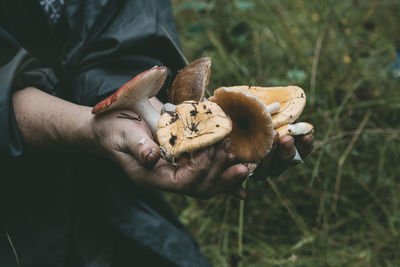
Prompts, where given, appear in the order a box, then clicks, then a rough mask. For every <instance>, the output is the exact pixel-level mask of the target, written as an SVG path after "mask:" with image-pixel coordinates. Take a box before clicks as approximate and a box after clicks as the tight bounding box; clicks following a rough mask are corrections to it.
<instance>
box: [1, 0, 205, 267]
mask: <svg viewBox="0 0 400 267" xmlns="http://www.w3.org/2000/svg"><path fill="white" fill-rule="evenodd" d="M64 1H65V5H64V7H63V9H62V13H61V17H60V19H59V21H58V23H57V24H52V23H50V22H49V19H48V17H47V16H46V15H45V14H44V12H43V9H42V7H41V6H40V5H39V0H37V1H23V0H13V1H5V0H0V157H1V158H0V164H1V167H0V212H1V213H0V266H7V267H8V266H18V264H19V265H20V266H40V267H45V266H57V267H58V266H74V267H79V266H99V267H100V266H110V262H112V264H113V265H112V266H170V265H171V266H209V263H208V261H207V260H206V259H205V258H204V257H203V256H202V255H201V254H200V252H199V250H198V247H197V245H196V244H195V242H194V240H193V239H192V238H191V237H190V236H189V235H188V234H187V233H186V231H185V229H184V228H183V226H182V225H181V223H180V222H179V221H178V220H177V218H176V217H175V215H174V213H173V211H172V209H171V208H170V206H169V205H168V203H167V202H166V201H165V200H164V198H163V197H162V195H161V194H160V193H159V192H156V191H152V190H148V189H143V188H139V187H137V186H135V185H134V184H132V183H131V182H130V181H129V179H128V178H127V177H126V176H125V175H124V173H123V172H122V171H121V170H120V169H119V168H118V167H117V166H115V165H114V164H113V163H112V162H110V161H108V160H105V159H99V158H96V157H94V156H90V155H87V154H77V153H50V152H39V151H35V150H32V149H29V148H27V147H24V145H23V142H22V141H21V138H20V136H19V134H18V128H17V125H16V121H15V118H14V114H13V107H12V101H11V98H12V94H13V92H15V91H16V90H19V89H22V88H25V87H27V86H34V87H37V88H39V89H40V90H43V91H45V92H47V93H50V94H53V95H55V96H57V97H60V98H63V99H66V100H68V101H71V102H74V103H77V104H81V105H89V106H92V105H94V104H96V103H97V102H98V101H99V100H101V99H102V98H104V97H105V96H107V95H109V94H111V93H112V92H113V91H115V90H116V89H117V88H119V87H120V86H121V85H122V84H124V83H125V82H127V81H128V80H130V79H131V78H132V77H134V76H135V75H136V74H138V73H140V72H142V71H144V70H146V69H149V68H151V67H153V66H155V65H159V66H160V65H161V66H167V67H168V68H169V69H170V71H171V77H173V76H174V74H175V73H176V71H177V70H178V69H180V68H182V67H183V66H184V62H183V59H182V58H181V57H180V56H179V53H178V51H177V50H176V48H175V47H174V45H173V42H175V43H176V44H178V45H179V40H178V37H177V33H176V30H175V26H174V22H173V17H172V10H171V4H170V2H169V1H167V0H132V1H127V0H120V1H108V0H97V1H95V0H93V1H82V0H64ZM163 28H164V29H165V30H163ZM167 35H170V37H168V36H167ZM170 38H172V40H173V42H172V41H171V39H170ZM159 97H160V98H161V99H163V98H164V95H163V93H161V94H160V95H159Z"/></svg>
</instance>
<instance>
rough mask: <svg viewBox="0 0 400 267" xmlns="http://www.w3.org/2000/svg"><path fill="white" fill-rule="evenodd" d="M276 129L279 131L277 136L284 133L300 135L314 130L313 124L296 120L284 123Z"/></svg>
mask: <svg viewBox="0 0 400 267" xmlns="http://www.w3.org/2000/svg"><path fill="white" fill-rule="evenodd" d="M276 131H277V132H278V133H279V136H285V135H302V134H308V133H311V132H313V131H314V126H312V125H311V124H309V123H308V122H298V123H295V124H286V125H283V126H281V127H279V128H278V129H276Z"/></svg>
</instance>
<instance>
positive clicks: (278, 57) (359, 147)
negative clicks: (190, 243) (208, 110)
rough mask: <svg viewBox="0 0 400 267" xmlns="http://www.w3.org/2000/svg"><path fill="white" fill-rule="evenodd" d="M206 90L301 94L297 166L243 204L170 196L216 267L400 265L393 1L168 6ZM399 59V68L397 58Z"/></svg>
mask: <svg viewBox="0 0 400 267" xmlns="http://www.w3.org/2000/svg"><path fill="white" fill-rule="evenodd" d="M172 3H173V6H174V15H175V20H176V24H177V28H178V32H179V34H180V38H181V43H182V48H183V52H184V54H185V56H186V57H187V58H188V60H189V61H193V60H195V59H197V58H199V57H203V56H209V57H212V64H213V65H212V72H211V82H210V85H209V87H208V89H209V91H210V92H212V91H213V90H214V89H216V88H218V87H220V86H229V85H242V84H245V85H259V86H276V85H282V86H284V85H293V84H295V85H299V86H300V87H302V88H303V89H304V90H305V92H306V95H307V105H306V108H305V110H304V112H303V115H302V116H301V117H300V119H299V120H300V121H308V122H310V123H312V124H313V125H314V126H315V148H314V150H313V152H312V154H311V155H310V156H309V157H308V158H307V159H306V161H305V164H302V165H298V166H296V167H292V168H290V169H289V170H288V171H286V172H285V173H284V174H282V175H280V176H279V177H269V178H267V177H266V180H265V181H261V182H260V181H252V180H250V181H249V182H248V183H247V189H248V198H247V199H246V200H245V201H244V202H240V201H238V200H236V199H233V198H229V197H226V196H219V197H216V198H213V199H210V200H207V201H199V200H196V199H192V198H189V197H184V196H179V195H173V194H171V195H168V198H169V199H170V201H172V202H173V205H174V207H175V208H176V211H177V212H178V214H179V215H180V218H181V220H182V221H183V222H184V223H185V225H186V226H187V227H188V229H189V231H190V232H191V233H192V235H193V236H195V237H196V239H197V240H198V242H199V244H200V247H201V249H202V251H203V252H204V253H205V255H206V256H207V257H208V258H209V259H210V260H211V261H212V263H213V264H214V265H215V266H400V155H399V154H400V139H399V136H400V126H399V124H400V92H399V90H400V75H397V74H398V73H400V67H398V68H399V69H397V68H396V66H395V63H393V62H395V60H396V51H398V50H400V1H399V0H324V1H321V0H308V1H302V0H281V1H279V0H247V1H245V0H243V1H240V0H197V1H193V0H172ZM398 60H400V59H398Z"/></svg>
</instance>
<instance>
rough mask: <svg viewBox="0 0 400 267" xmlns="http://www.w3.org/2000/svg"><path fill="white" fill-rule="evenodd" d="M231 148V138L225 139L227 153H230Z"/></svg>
mask: <svg viewBox="0 0 400 267" xmlns="http://www.w3.org/2000/svg"><path fill="white" fill-rule="evenodd" d="M230 148H231V139H230V138H229V137H227V138H225V140H224V150H225V151H226V152H229V149H230Z"/></svg>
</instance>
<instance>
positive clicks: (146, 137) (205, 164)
mask: <svg viewBox="0 0 400 267" xmlns="http://www.w3.org/2000/svg"><path fill="white" fill-rule="evenodd" d="M121 112H123V113H125V114H128V115H130V116H131V117H132V118H137V117H138V116H137V115H136V114H135V113H133V112H131V111H121V110H115V111H109V112H107V113H105V114H99V115H96V116H95V117H94V118H93V123H92V125H93V126H92V128H93V130H92V132H93V133H94V134H93V138H92V141H93V142H94V143H95V144H96V146H97V147H100V148H101V149H98V152H99V153H101V154H102V155H106V156H107V157H110V158H111V159H113V160H114V161H115V162H116V163H117V164H118V165H120V166H121V167H122V169H123V170H124V171H125V173H126V174H127V175H128V176H129V177H130V178H131V180H132V181H133V182H134V183H136V184H138V185H142V186H146V187H150V188H153V189H158V190H165V191H171V192H178V193H184V194H187V195H190V196H193V197H196V198H200V199H207V198H210V197H213V196H215V195H217V194H220V193H225V194H228V195H232V196H234V197H237V198H242V199H243V198H245V197H246V192H245V190H244V189H243V188H242V187H241V183H242V182H243V181H244V179H245V178H246V175H247V172H248V169H247V167H245V166H244V165H242V164H235V165H232V162H234V160H235V159H234V156H233V155H232V154H231V153H229V148H230V140H229V139H225V140H224V141H221V142H219V143H218V144H216V145H214V146H212V147H209V148H207V149H205V150H202V151H199V152H196V153H194V154H193V155H192V156H189V155H187V154H184V155H182V156H181V157H180V158H179V159H178V160H177V162H176V163H177V164H178V166H179V167H178V168H176V167H174V166H172V165H171V164H170V163H168V162H167V161H165V160H164V159H162V158H160V150H159V147H158V145H157V144H156V143H155V142H154V140H153V139H152V137H151V133H150V130H149V129H148V127H147V125H146V123H145V122H144V121H143V120H141V121H137V120H132V119H126V118H117V116H119V117H120V116H121Z"/></svg>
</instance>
